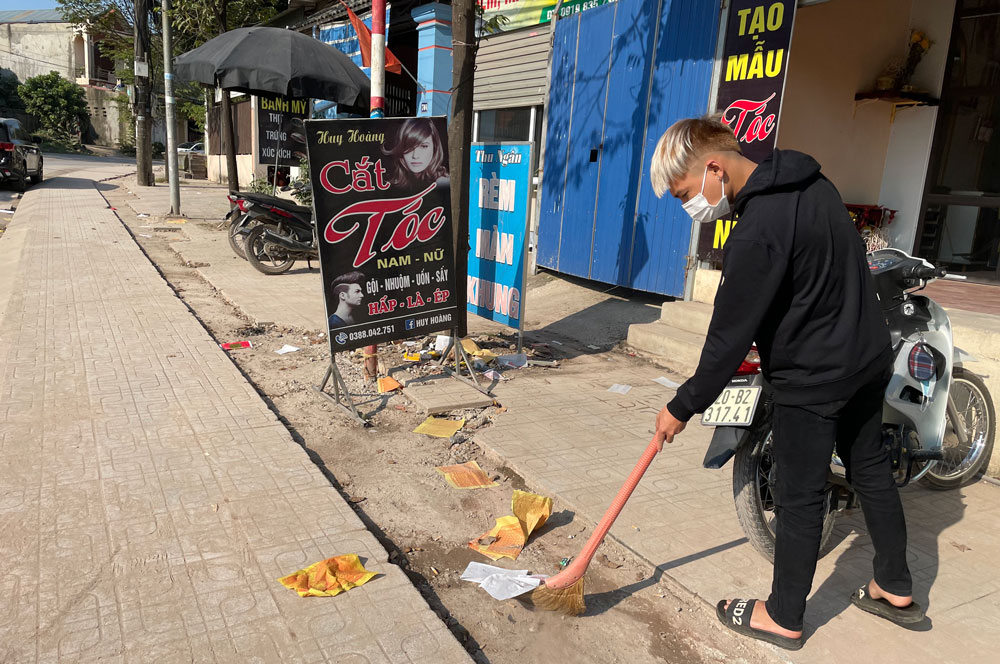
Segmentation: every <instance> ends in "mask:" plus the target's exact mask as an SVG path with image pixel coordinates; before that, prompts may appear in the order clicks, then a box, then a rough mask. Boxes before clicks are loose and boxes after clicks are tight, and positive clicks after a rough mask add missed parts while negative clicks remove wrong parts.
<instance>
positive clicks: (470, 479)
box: [434, 461, 497, 489]
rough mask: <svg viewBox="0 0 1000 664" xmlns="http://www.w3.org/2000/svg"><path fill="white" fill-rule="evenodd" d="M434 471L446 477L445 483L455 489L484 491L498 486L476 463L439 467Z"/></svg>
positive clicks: (469, 462)
mask: <svg viewBox="0 0 1000 664" xmlns="http://www.w3.org/2000/svg"><path fill="white" fill-rule="evenodd" d="M434 470H436V471H438V472H439V473H441V474H442V475H444V479H445V481H446V482H448V484H449V485H450V486H451V488H453V489H484V488H486V487H491V486H497V483H496V482H494V481H493V480H491V479H490V478H489V477H487V475H486V473H484V472H483V469H482V468H480V467H479V464H478V463H476V462H475V461H468V462H466V463H461V464H458V465H456V466H438V467H437V468H435V469H434Z"/></svg>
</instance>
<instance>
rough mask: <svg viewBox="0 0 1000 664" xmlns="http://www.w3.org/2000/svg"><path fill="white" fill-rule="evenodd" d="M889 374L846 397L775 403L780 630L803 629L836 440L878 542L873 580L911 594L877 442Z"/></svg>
mask: <svg viewBox="0 0 1000 664" xmlns="http://www.w3.org/2000/svg"><path fill="white" fill-rule="evenodd" d="M887 384H888V379H887V378H885V379H881V378H880V379H879V380H876V381H875V382H873V383H870V384H868V385H865V386H863V387H861V388H860V389H859V390H858V391H857V392H856V393H855V394H854V396H852V397H851V398H850V399H848V400H846V401H837V402H834V403H829V404H822V405H818V406H782V405H777V404H776V405H775V406H774V413H773V427H774V429H773V431H774V441H773V458H774V461H775V463H776V464H777V467H776V469H775V471H776V473H775V474H776V486H775V496H774V499H775V513H776V514H777V526H776V539H775V551H774V580H773V583H772V585H771V596H770V598H768V600H767V611H768V614H769V615H770V616H771V618H772V619H774V621H775V622H776V623H778V624H779V625H781V626H782V627H784V628H785V629H790V630H795V631H798V630H801V629H802V617H803V615H804V614H805V610H806V597H807V596H808V595H809V591H810V589H811V587H812V580H813V574H814V573H815V572H816V559H817V557H818V555H819V545H820V537H821V535H822V529H823V516H824V500H825V491H824V489H825V487H826V485H827V474H828V472H829V468H830V459H831V457H832V454H833V449H834V445H835V444H836V448H837V454H839V455H840V458H841V460H842V461H843V462H844V466H845V468H846V469H847V479H848V481H850V482H851V484H852V486H853V487H854V490H855V491H856V492H857V494H858V496H859V497H860V498H861V509H862V511H863V512H864V515H865V524H866V525H867V526H868V533H869V535H870V536H871V539H872V544H873V545H874V546H875V560H874V563H873V567H874V575H875V582H876V583H878V585H879V586H880V587H881V588H882V589H883V590H885V591H887V592H890V593H892V594H894V595H909V594H910V593H911V579H910V570H909V569H908V567H907V565H906V522H905V521H904V520H903V505H902V503H901V502H900V500H899V491H898V490H897V489H896V485H895V481H894V479H893V476H892V466H891V463H890V460H889V455H888V452H887V450H885V449H884V448H883V446H882V433H881V429H882V401H883V397H884V395H885V388H886V385H887Z"/></svg>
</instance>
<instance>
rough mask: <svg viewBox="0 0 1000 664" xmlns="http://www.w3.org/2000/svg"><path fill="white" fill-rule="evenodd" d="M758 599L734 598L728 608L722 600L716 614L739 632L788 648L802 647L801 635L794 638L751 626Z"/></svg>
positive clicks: (716, 607) (724, 622)
mask: <svg viewBox="0 0 1000 664" xmlns="http://www.w3.org/2000/svg"><path fill="white" fill-rule="evenodd" d="M758 601H759V600H756V599H734V600H733V601H732V602H730V603H729V609H726V600H722V601H721V602H719V603H718V604H716V605H715V615H717V616H718V617H719V621H720V622H721V623H722V624H723V625H725V626H726V627H728V628H729V629H731V630H733V631H734V632H736V633H737V634H741V635H743V636H749V637H750V638H752V639H757V640H759V641H766V642H767V643H771V644H773V645H776V646H778V647H779V648H784V649H786V650H799V649H801V648H802V637H801V636H800V637H798V638H795V639H793V638H790V637H787V636H781V635H780V634H775V633H774V632H766V631H764V630H762V629H757V628H755V627H751V626H750V616H752V615H753V607H754V606H755V605H756V604H757V602H758Z"/></svg>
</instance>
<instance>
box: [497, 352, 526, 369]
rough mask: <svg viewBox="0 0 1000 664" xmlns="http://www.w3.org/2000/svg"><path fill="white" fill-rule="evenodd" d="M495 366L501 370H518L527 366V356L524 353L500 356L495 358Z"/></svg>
mask: <svg viewBox="0 0 1000 664" xmlns="http://www.w3.org/2000/svg"><path fill="white" fill-rule="evenodd" d="M497 364H498V365H500V368H501V369H520V368H521V367H524V366H527V365H528V356H527V355H526V354H524V353H516V354H514V355H501V356H499V357H498V358H497Z"/></svg>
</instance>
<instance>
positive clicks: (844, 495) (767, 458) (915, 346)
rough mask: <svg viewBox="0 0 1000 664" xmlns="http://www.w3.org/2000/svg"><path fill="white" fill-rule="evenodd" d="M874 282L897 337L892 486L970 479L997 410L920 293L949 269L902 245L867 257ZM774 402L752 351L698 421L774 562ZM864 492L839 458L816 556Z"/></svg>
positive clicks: (889, 415)
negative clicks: (709, 432)
mask: <svg viewBox="0 0 1000 664" xmlns="http://www.w3.org/2000/svg"><path fill="white" fill-rule="evenodd" d="M868 263H869V267H870V268H871V274H872V277H873V278H874V280H875V287H876V290H877V292H878V295H879V300H880V302H881V304H882V309H883V312H884V314H885V316H886V321H887V323H888V325H889V331H890V335H891V339H892V346H893V352H894V357H895V360H894V365H893V375H892V377H891V379H890V381H889V385H888V387H887V389H886V393H885V404H884V409H883V415H882V422H883V423H882V437H883V441H884V445H885V446H886V447H887V449H888V451H889V455H890V459H891V460H892V467H893V470H894V471H895V474H896V483H897V485H898V486H900V487H902V486H905V485H906V484H908V483H909V482H911V481H915V480H919V481H920V482H921V484H923V485H924V486H927V487H929V488H931V489H954V488H957V487H960V486H962V485H964V484H966V483H969V482H971V481H974V480H975V479H977V478H978V477H979V475H980V474H981V473H982V472H983V471H984V469H985V468H986V466H987V464H988V463H989V459H990V455H991V453H992V451H993V442H994V435H995V431H996V413H995V412H994V409H993V399H992V397H991V395H990V393H989V390H988V389H987V388H986V384H985V383H984V382H983V380H982V378H980V377H979V376H978V375H976V374H975V373H973V372H972V371H971V370H970V369H968V368H967V366H966V365H967V364H969V363H971V362H975V361H976V360H975V358H974V357H972V356H971V355H970V354H969V353H966V352H965V351H963V350H962V349H960V348H957V347H955V346H954V343H953V340H952V331H951V322H950V320H949V319H948V314H947V313H946V312H945V310H944V309H943V308H942V307H941V306H940V305H938V304H937V303H936V302H934V300H932V299H931V298H929V297H927V296H925V295H919V294H917V292H918V291H920V290H922V289H923V288H924V287H925V286H926V285H927V284H928V283H929V282H930V281H932V280H934V279H939V278H945V277H946V276H947V273H946V272H945V270H944V269H941V268H935V267H934V266H933V265H931V264H930V263H928V262H927V261H925V260H923V259H920V258H914V257H912V256H910V255H909V254H907V253H905V252H903V251H900V250H898V249H883V250H880V251H875V252H872V253H870V254H868ZM771 412H772V404H771V402H770V400H769V398H768V396H767V394H766V393H765V390H764V380H763V376H762V375H761V372H760V359H759V357H758V356H757V353H756V349H754V350H751V352H750V354H749V355H748V356H747V358H746V359H745V360H744V362H743V363H742V364H741V365H740V367H739V369H738V370H737V371H736V374H735V375H734V376H733V378H732V379H731V380H730V382H729V385H728V386H727V387H726V388H725V389H724V390H723V392H722V394H720V395H719V398H718V399H716V401H715V403H713V404H712V406H711V407H709V408H708V409H706V411H705V414H704V416H703V418H702V424H704V425H707V426H715V427H716V429H715V433H714V435H713V437H712V443H711V445H709V448H708V451H707V453H706V454H705V459H704V462H703V465H704V466H705V467H706V468H715V469H718V468H722V466H724V465H725V464H726V463H727V462H728V461H729V459H732V458H734V457H735V460H734V462H733V498H734V500H735V503H736V516H737V518H738V519H739V522H740V525H741V526H742V528H743V532H744V533H745V534H746V536H747V539H748V540H749V541H750V544H751V545H752V546H753V547H754V548H755V549H756V550H757V551H758V552H759V553H761V554H762V555H763V556H764V557H765V558H767V559H768V560H771V561H773V560H774V534H775V528H774V526H775V514H774V486H775V477H776V474H777V473H778V472H780V469H779V468H778V467H777V464H776V463H775V461H774V459H773V457H772V455H771V444H772V431H771ZM858 504H859V503H858V496H857V494H855V492H854V490H853V489H852V488H851V486H850V484H848V483H847V480H846V478H845V475H844V467H843V463H842V462H841V461H840V459H839V458H838V457H837V455H836V454H834V456H833V459H832V463H831V468H830V475H829V480H828V483H827V490H826V516H825V518H824V522H823V535H822V541H821V544H820V555H821V556H822V555H825V554H826V553H829V550H830V549H832V548H833V545H832V543H831V542H830V535H831V533H832V532H833V526H834V522H835V521H836V518H837V516H838V514H840V513H841V512H842V511H843V510H846V509H853V508H856V507H857V506H858Z"/></svg>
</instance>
